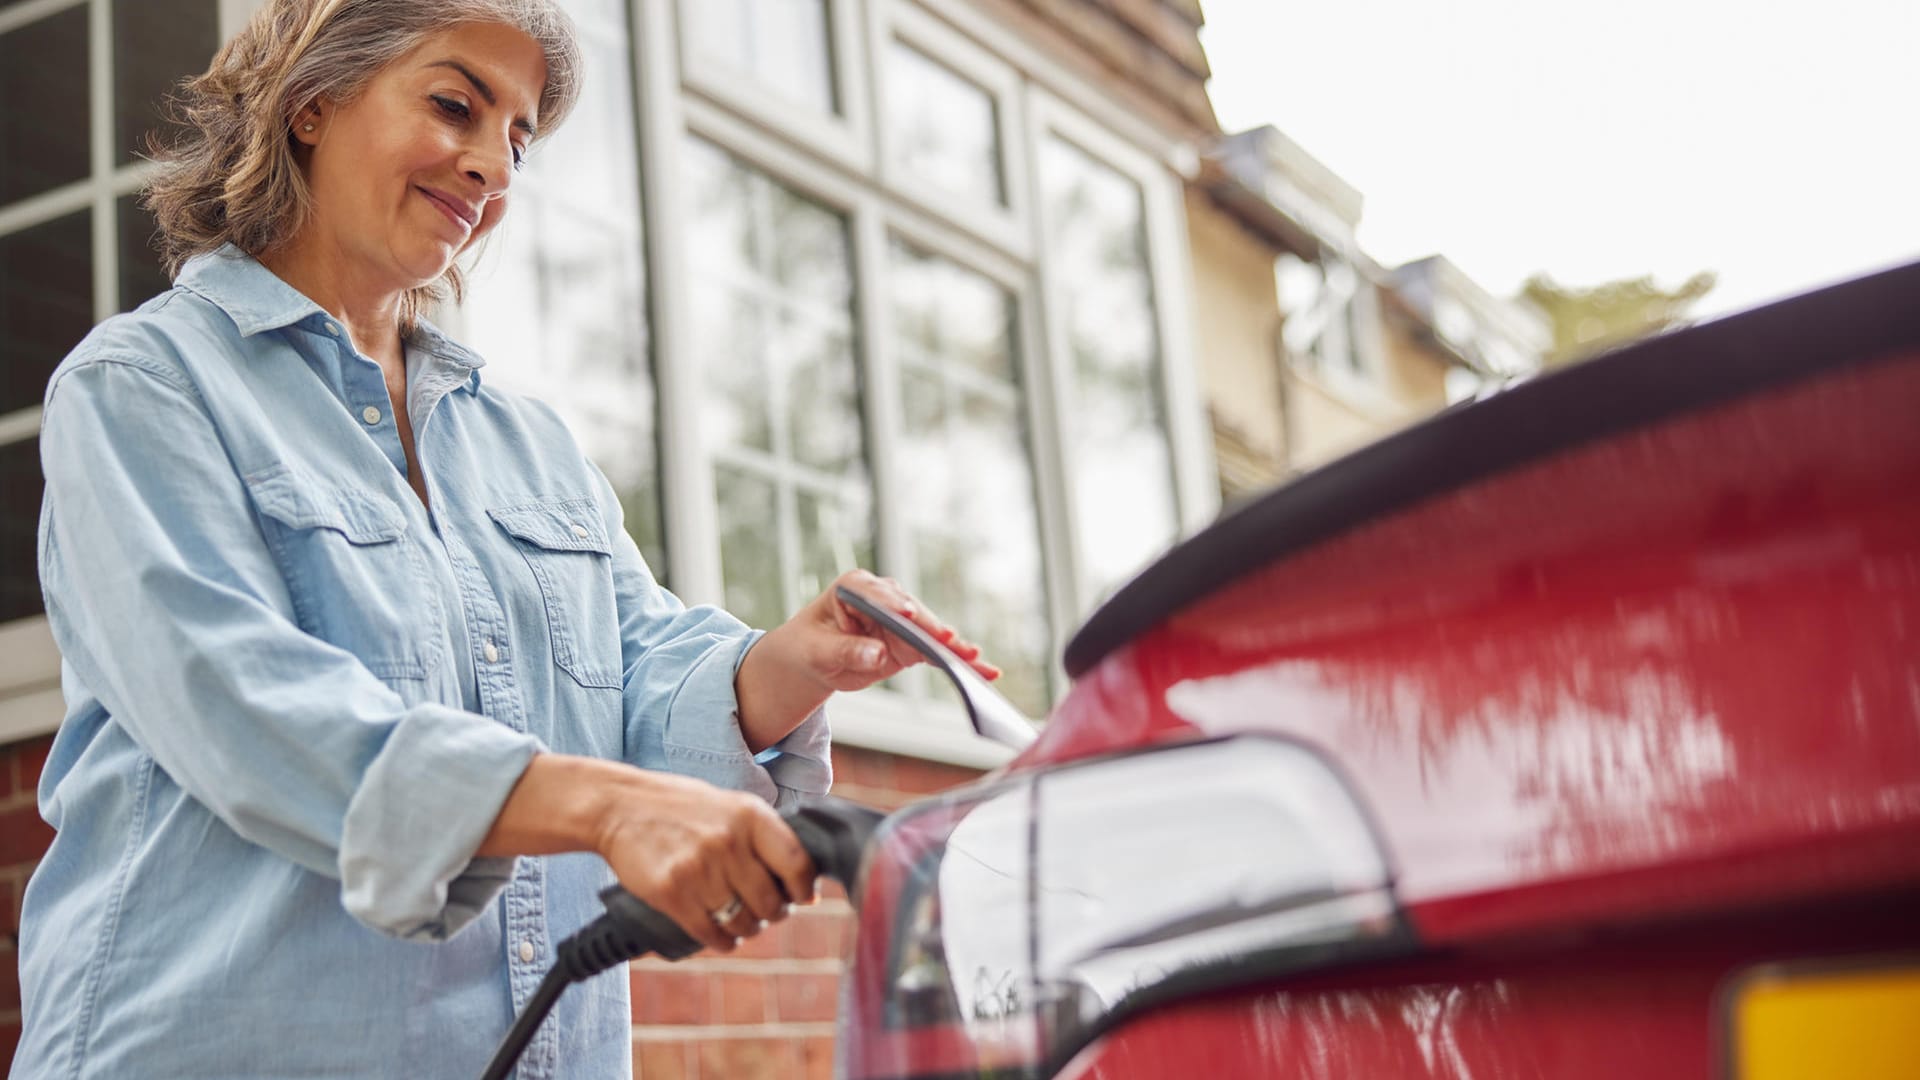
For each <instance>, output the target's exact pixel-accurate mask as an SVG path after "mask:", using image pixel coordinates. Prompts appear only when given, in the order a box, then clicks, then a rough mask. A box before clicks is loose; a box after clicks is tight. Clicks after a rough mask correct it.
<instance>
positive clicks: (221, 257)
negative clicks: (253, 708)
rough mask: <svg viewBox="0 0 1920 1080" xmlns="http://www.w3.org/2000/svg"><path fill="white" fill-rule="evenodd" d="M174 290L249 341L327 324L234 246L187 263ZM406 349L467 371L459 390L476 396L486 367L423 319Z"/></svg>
mask: <svg viewBox="0 0 1920 1080" xmlns="http://www.w3.org/2000/svg"><path fill="white" fill-rule="evenodd" d="M175 284H177V285H179V286H180V287H181V288H184V289H187V290H190V291H192V292H194V293H197V294H199V295H200V296H203V297H205V298H206V299H207V300H208V302H210V303H212V304H213V305H214V306H215V307H218V308H219V309H220V310H222V311H224V312H226V313H227V317H228V318H231V319H232V320H233V324H234V326H236V327H237V328H239V330H240V336H241V337H249V338H250V337H253V336H254V335H255V334H260V333H264V332H265V331H268V330H278V329H281V328H283V327H288V326H295V325H297V324H300V323H303V322H308V321H312V322H313V323H315V324H318V323H322V322H324V321H326V320H327V319H328V318H329V317H330V316H328V314H327V312H326V309H324V308H322V307H321V306H320V305H319V304H316V303H314V302H313V300H312V299H310V298H309V297H308V296H307V295H306V294H305V293H302V292H301V291H300V290H298V289H296V288H294V287H293V286H291V285H289V284H287V283H286V282H284V281H282V280H280V277H279V275H277V274H275V273H274V272H273V271H271V270H269V269H267V268H266V267H265V266H262V265H261V264H260V260H258V259H256V258H254V257H253V256H252V255H249V254H247V253H246V252H245V251H242V250H240V249H239V248H238V247H235V246H234V245H232V244H225V245H222V246H221V247H220V249H219V250H217V251H210V252H205V253H203V254H200V255H195V256H194V257H193V258H191V259H188V260H187V263H186V265H185V266H183V267H181V269H180V276H179V278H178V279H177V280H176V281H175ZM407 340H408V344H410V345H413V346H414V347H415V348H418V349H421V350H422V351H424V352H427V353H430V354H432V355H434V356H437V357H439V358H440V359H442V360H444V361H446V362H448V363H450V364H453V365H455V366H456V367H462V368H466V369H467V370H468V372H469V377H468V378H467V379H466V380H465V381H464V382H462V383H461V385H460V389H463V390H466V391H467V392H468V393H478V392H479V389H480V368H481V367H482V366H483V365H484V364H485V363H486V361H485V360H484V359H482V358H481V357H480V355H479V354H478V353H476V352H474V351H473V350H472V349H469V348H467V347H466V346H465V345H462V344H460V343H459V342H457V341H454V340H453V339H452V338H450V337H448V336H447V335H446V334H445V333H444V332H442V331H441V329H440V328H439V327H437V326H435V325H433V324H432V323H431V322H428V321H427V320H426V319H421V320H419V321H418V323H417V324H416V325H415V326H414V330H413V333H412V335H410V336H409V338H408V339H407Z"/></svg>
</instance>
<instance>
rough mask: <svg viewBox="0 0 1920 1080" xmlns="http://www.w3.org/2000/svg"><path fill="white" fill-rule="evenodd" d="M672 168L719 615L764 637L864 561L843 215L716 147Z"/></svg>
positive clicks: (867, 513) (700, 144)
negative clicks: (714, 491) (719, 584)
mask: <svg viewBox="0 0 1920 1080" xmlns="http://www.w3.org/2000/svg"><path fill="white" fill-rule="evenodd" d="M685 160H686V165H687V169H688V176H687V178H686V190H687V192H688V193H689V199H690V201H691V204H692V205H691V206H690V211H691V216H690V220H689V221H688V223H687V228H688V239H689V245H688V247H689V249H690V250H691V251H692V252H693V274H694V287H693V315H694V327H693V331H694V340H695V343H696V345H697V348H698V350H699V357H700V360H699V366H700V368H701V370H702V372H703V373H704V377H705V379H706V393H705V395H704V402H705V404H704V412H703V414H702V429H703V431H704V433H705V438H706V440H707V445H708V447H709V448H710V449H711V451H712V453H713V455H714V459H715V461H716V462H717V463H718V468H717V470H716V473H715V484H716V485H717V487H718V489H719V515H720V521H719V528H720V535H721V551H720V564H721V573H722V577H723V579H724V583H725V590H726V603H727V606H728V607H729V608H730V609H731V610H732V611H733V612H734V613H735V614H737V615H739V616H740V617H741V618H743V619H746V620H747V621H748V622H749V623H752V624H754V625H756V626H772V625H775V624H777V623H778V622H780V621H781V620H782V619H784V618H785V617H786V615H787V614H788V613H790V612H792V611H793V610H794V609H796V608H797V607H798V606H799V605H800V604H802V603H804V602H806V601H807V600H809V599H811V598H812V597H813V596H814V594H816V593H818V592H819V591H820V590H822V589H824V588H825V587H826V586H827V584H828V583H829V582H830V581H832V580H833V578H834V577H835V576H837V575H838V574H839V573H840V572H842V571H845V570H850V569H852V568H853V567H855V566H871V565H873V550H872V549H873V512H872V494H871V491H872V489H871V481H870V480H869V477H868V471H867V464H866V445H865V439H864V429H863V426H862V422H861V410H860V394H861V388H860V380H859V368H858V364H857V362H856V360H855V355H854V333H853V256H852V250H851V244H850V241H849V238H848V235H847V223H846V219H845V218H844V217H842V216H841V215H840V214H838V213H835V212H834V211H833V210H830V209H828V208H826V207H824V206H821V205H820V204H818V203H816V202H814V201H812V200H811V199H808V198H806V197H804V196H802V195H800V194H798V193H796V192H794V191H791V190H789V189H788V188H786V187H784V186H783V185H781V184H778V183H776V182H774V181H773V180H772V179H771V178H769V177H768V176H766V175H765V174H764V173H761V172H759V171H757V170H755V169H753V168H751V167H749V166H747V165H745V164H743V163H742V162H740V161H738V160H736V159H735V158H733V157H732V156H731V155H729V154H727V153H726V152H725V151H723V150H720V149H719V148H717V147H715V146H714V145H713V144H711V143H708V142H706V141H704V140H702V139H697V138H689V139H688V141H687V144H686V154H685Z"/></svg>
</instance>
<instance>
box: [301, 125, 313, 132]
mask: <svg viewBox="0 0 1920 1080" xmlns="http://www.w3.org/2000/svg"><path fill="white" fill-rule="evenodd" d="M300 130H301V131H312V130H313V125H312V124H302V125H301V126H300Z"/></svg>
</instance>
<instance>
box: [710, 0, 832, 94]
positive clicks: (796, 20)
mask: <svg viewBox="0 0 1920 1080" xmlns="http://www.w3.org/2000/svg"><path fill="white" fill-rule="evenodd" d="M680 12H681V17H682V18H683V19H685V20H687V25H688V28H689V29H690V30H691V31H692V35H693V37H692V40H693V44H694V46H695V51H696V52H697V53H698V54H699V57H700V58H701V59H704V58H709V57H710V58H713V59H716V60H719V61H720V62H722V63H724V64H726V65H727V66H728V67H730V68H733V69H735V70H736V71H739V72H744V73H747V74H749V75H751V76H752V77H753V79H754V80H755V81H757V82H759V83H761V84H762V85H764V86H766V87H767V88H768V89H771V90H773V91H774V92H776V93H778V94H779V95H780V96H781V97H784V98H787V99H789V100H791V101H794V102H797V103H799V104H801V105H806V106H810V107H812V108H814V109H817V110H818V111H820V112H823V113H832V112H837V111H838V109H839V105H838V102H837V100H836V95H835V93H834V81H833V47H832V36H831V32H830V30H829V24H828V12H827V0H689V2H688V3H685V4H682V5H681V7H680ZM694 62H696V63H697V62H699V61H698V60H697V59H696V60H695V61H694Z"/></svg>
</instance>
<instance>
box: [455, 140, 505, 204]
mask: <svg viewBox="0 0 1920 1080" xmlns="http://www.w3.org/2000/svg"><path fill="white" fill-rule="evenodd" d="M460 164H461V171H462V172H464V173H466V175H467V179H469V180H472V181H474V182H475V183H477V184H479V185H480V189H481V191H482V192H483V193H484V194H487V195H494V194H498V193H499V192H502V191H505V190H507V185H508V184H509V183H511V182H512V180H513V150H512V148H511V147H506V146H501V147H491V146H480V145H476V146H472V147H469V148H468V149H467V152H466V154H465V155H464V157H463V159H462V161H461V163H460Z"/></svg>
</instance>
